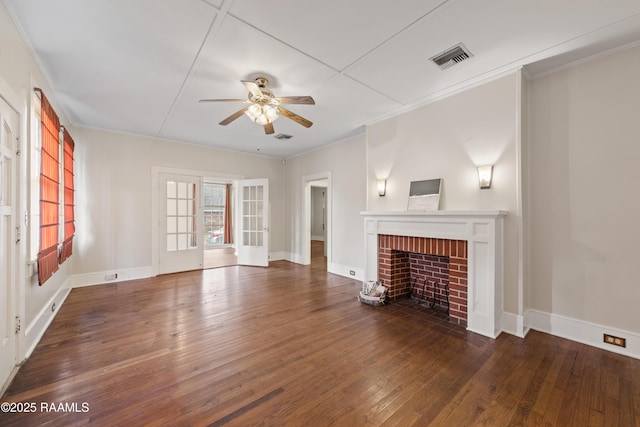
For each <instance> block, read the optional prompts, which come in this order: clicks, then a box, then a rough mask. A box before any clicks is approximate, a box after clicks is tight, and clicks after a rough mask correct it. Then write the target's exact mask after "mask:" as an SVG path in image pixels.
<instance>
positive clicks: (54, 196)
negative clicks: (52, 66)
mask: <svg viewBox="0 0 640 427" xmlns="http://www.w3.org/2000/svg"><path fill="white" fill-rule="evenodd" d="M40 103H41V107H42V109H41V111H42V114H41V117H40V119H41V122H42V133H41V144H42V145H41V147H42V148H41V150H40V250H39V252H38V283H39V284H40V285H42V284H44V282H46V281H47V279H49V278H50V277H51V276H52V275H53V273H55V272H56V271H57V270H58V226H59V223H58V221H59V212H58V209H59V198H60V173H59V172H60V170H59V167H60V119H58V115H57V114H56V112H55V111H54V110H53V108H52V107H51V104H49V101H48V100H47V97H46V96H45V95H44V94H43V93H42V91H40Z"/></svg>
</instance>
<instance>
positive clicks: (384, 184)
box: [378, 179, 387, 197]
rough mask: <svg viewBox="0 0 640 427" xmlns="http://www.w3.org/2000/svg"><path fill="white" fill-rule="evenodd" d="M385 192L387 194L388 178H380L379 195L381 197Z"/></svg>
mask: <svg viewBox="0 0 640 427" xmlns="http://www.w3.org/2000/svg"><path fill="white" fill-rule="evenodd" d="M385 194H387V180H386V179H379V180H378V195H379V196H380V197H382V196H384V195H385Z"/></svg>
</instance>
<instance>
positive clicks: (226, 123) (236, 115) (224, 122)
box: [219, 107, 249, 126]
mask: <svg viewBox="0 0 640 427" xmlns="http://www.w3.org/2000/svg"><path fill="white" fill-rule="evenodd" d="M247 109H249V107H245V108H243V109H242V110H239V111H236V112H235V113H233V114H232V115H230V116H229V117H227V118H226V119H224V120H223V121H221V122H220V123H219V124H221V125H222V126H226V125H228V124H229V123H231V122H232V121H234V120H235V119H237V118H238V117H240V116H241V115H243V114H244V112H245V111H247Z"/></svg>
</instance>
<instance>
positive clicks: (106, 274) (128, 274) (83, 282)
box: [67, 266, 153, 288]
mask: <svg viewBox="0 0 640 427" xmlns="http://www.w3.org/2000/svg"><path fill="white" fill-rule="evenodd" d="M149 277H153V274H152V273H151V266H146V267H137V268H125V269H114V270H108V271H99V272H96V273H86V274H74V275H73V276H71V281H70V282H68V286H67V287H68V288H81V287H83V286H93V285H108V284H110V283H117V282H124V281H125V280H135V279H146V278H149Z"/></svg>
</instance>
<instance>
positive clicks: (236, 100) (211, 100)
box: [198, 98, 249, 102]
mask: <svg viewBox="0 0 640 427" xmlns="http://www.w3.org/2000/svg"><path fill="white" fill-rule="evenodd" d="M198 102H249V101H247V100H246V99H226V98H222V99H201V100H200V101H198Z"/></svg>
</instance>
